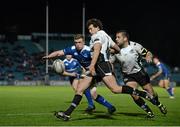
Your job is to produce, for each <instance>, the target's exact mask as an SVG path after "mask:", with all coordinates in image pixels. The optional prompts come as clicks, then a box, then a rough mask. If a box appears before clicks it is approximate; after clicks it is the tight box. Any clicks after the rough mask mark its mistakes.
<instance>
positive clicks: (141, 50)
mask: <svg viewBox="0 0 180 127" xmlns="http://www.w3.org/2000/svg"><path fill="white" fill-rule="evenodd" d="M131 43H132V46H133V47H134V49H135V50H136V51H137V52H138V53H139V54H141V55H142V56H146V54H147V52H148V51H147V49H146V48H144V47H143V46H142V45H141V44H139V43H136V42H131Z"/></svg>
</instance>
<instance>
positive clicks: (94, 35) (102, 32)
mask: <svg viewBox="0 0 180 127" xmlns="http://www.w3.org/2000/svg"><path fill="white" fill-rule="evenodd" d="M104 35H106V33H105V31H103V30H100V31H98V32H97V33H95V34H93V35H92V36H91V38H92V39H96V38H98V37H102V36H104Z"/></svg>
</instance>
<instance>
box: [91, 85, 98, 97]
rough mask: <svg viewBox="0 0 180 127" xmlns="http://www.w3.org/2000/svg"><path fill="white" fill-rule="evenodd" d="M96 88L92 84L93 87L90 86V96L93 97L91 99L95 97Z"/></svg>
mask: <svg viewBox="0 0 180 127" xmlns="http://www.w3.org/2000/svg"><path fill="white" fill-rule="evenodd" d="M96 89H97V88H96V87H95V86H94V87H91V96H92V97H93V99H96V98H97V90H96Z"/></svg>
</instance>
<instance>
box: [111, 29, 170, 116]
mask: <svg viewBox="0 0 180 127" xmlns="http://www.w3.org/2000/svg"><path fill="white" fill-rule="evenodd" d="M116 44H117V45H118V46H119V47H120V48H121V51H120V52H119V53H118V54H114V55H112V56H111V57H110V61H111V63H114V62H115V61H116V60H117V61H118V62H119V63H120V67H121V71H122V74H123V80H124V82H125V84H126V85H127V86H130V87H133V88H137V87H138V84H139V85H140V86H141V87H142V88H143V89H144V90H146V91H147V92H148V93H150V94H151V95H153V96H154V101H151V102H152V103H153V104H154V105H156V106H158V107H159V109H160V111H161V112H162V113H163V114H166V113H167V110H166V107H165V106H164V105H162V104H161V103H160V102H159V99H158V96H157V93H155V91H154V89H153V87H152V85H151V84H150V77H149V76H148V74H147V73H146V72H145V71H144V68H143V67H142V65H141V63H140V60H141V58H144V59H146V61H147V62H151V61H152V54H151V52H150V51H148V50H147V49H145V48H144V47H143V46H142V45H141V44H139V43H136V42H132V41H129V34H128V33H127V31H125V30H121V31H118V32H117V33H116ZM131 96H132V98H133V100H134V102H135V103H136V104H137V105H138V106H139V107H140V108H142V109H143V110H144V111H146V112H147V117H154V114H153V112H152V110H151V109H150V108H149V106H148V105H147V104H146V103H145V101H144V100H143V99H142V98H141V97H139V96H136V95H131Z"/></svg>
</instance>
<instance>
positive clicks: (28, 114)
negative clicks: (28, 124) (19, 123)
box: [0, 112, 53, 116]
mask: <svg viewBox="0 0 180 127" xmlns="http://www.w3.org/2000/svg"><path fill="white" fill-rule="evenodd" d="M52 114H53V113H47V112H41V113H40V112H39V113H8V114H0V116H41V115H52Z"/></svg>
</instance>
